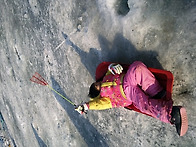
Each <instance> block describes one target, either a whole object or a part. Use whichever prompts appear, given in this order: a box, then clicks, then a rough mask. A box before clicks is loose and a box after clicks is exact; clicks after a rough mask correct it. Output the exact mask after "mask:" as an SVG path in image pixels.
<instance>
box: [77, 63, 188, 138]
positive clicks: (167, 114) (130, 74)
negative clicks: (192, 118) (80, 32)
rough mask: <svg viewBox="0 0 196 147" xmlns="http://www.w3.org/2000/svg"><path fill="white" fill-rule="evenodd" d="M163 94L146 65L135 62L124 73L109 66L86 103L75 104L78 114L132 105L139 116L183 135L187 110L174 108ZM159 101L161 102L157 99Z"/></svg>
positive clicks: (115, 67) (163, 91)
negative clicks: (167, 125)
mask: <svg viewBox="0 0 196 147" xmlns="http://www.w3.org/2000/svg"><path fill="white" fill-rule="evenodd" d="M165 95H166V91H165V90H164V89H163V88H162V87H161V86H160V85H159V82H158V81H157V80H156V79H155V77H154V75H153V74H152V73H151V72H150V71H149V70H148V68H147V67H146V65H144V64H143V63H142V62H140V61H135V62H134V63H133V64H131V65H130V66H129V69H128V70H127V73H124V71H123V68H122V66H121V65H120V64H115V63H112V64H110V65H109V66H108V71H107V73H106V75H105V76H104V77H103V80H102V81H99V82H95V83H93V84H92V85H91V86H90V89H89V97H91V98H92V100H90V101H89V102H86V103H83V104H80V105H77V106H76V107H75V110H76V111H78V112H79V113H80V114H82V113H86V112H87V111H88V110H104V109H109V108H114V107H126V106H129V105H131V104H133V105H134V106H135V107H136V108H137V109H139V110H140V111H141V112H142V113H144V114H147V115H150V116H152V117H154V118H157V119H159V120H160V121H162V122H165V123H170V124H174V125H175V126H176V129H177V133H178V134H179V135H180V136H183V135H184V134H185V133H186V131H187V129H188V121H187V115H186V110H185V108H183V107H178V106H173V101H172V99H169V100H167V99H166V98H165ZM160 99H161V100H160Z"/></svg>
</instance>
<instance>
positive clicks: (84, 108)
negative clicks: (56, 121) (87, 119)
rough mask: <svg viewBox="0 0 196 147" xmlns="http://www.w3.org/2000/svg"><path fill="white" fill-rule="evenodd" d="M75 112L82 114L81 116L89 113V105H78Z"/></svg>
mask: <svg viewBox="0 0 196 147" xmlns="http://www.w3.org/2000/svg"><path fill="white" fill-rule="evenodd" d="M75 110H76V111H77V112H78V113H80V114H83V113H87V111H88V105H87V104H86V103H84V104H80V105H77V106H75Z"/></svg>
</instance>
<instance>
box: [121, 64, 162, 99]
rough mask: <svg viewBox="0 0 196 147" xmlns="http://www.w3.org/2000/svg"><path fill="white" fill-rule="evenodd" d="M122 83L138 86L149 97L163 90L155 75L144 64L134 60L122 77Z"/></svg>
mask: <svg viewBox="0 0 196 147" xmlns="http://www.w3.org/2000/svg"><path fill="white" fill-rule="evenodd" d="M127 82H129V83H127ZM124 83H125V84H129V85H132V86H137V85H138V86H140V87H141V89H142V90H143V91H144V92H145V93H146V94H148V95H149V96H150V97H153V96H155V95H156V94H157V93H159V92H160V91H162V90H163V88H162V87H161V86H160V85H159V82H158V81H157V80H156V78H155V76H154V75H153V74H152V73H151V72H150V71H149V70H148V68H147V67H146V65H144V64H143V63H142V62H140V61H135V62H134V63H133V64H131V65H130V67H129V69H128V71H127V73H126V75H125V77H124Z"/></svg>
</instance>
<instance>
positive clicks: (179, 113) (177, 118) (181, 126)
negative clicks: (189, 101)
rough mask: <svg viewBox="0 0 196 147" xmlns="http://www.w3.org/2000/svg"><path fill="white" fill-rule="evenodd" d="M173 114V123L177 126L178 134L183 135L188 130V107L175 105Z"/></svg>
mask: <svg viewBox="0 0 196 147" xmlns="http://www.w3.org/2000/svg"><path fill="white" fill-rule="evenodd" d="M171 116H172V118H171V123H172V124H174V125H175V126H176V131H177V133H178V135H179V136H183V135H184V134H185V133H186V132H187V130H188V120H187V114H186V109H185V108H183V107H180V106H173V108H172V112H171Z"/></svg>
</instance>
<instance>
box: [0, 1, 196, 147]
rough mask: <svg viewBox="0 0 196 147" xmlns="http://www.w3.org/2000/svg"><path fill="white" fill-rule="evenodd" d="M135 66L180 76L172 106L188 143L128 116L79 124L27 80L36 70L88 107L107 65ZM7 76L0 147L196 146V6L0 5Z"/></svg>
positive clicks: (3, 77) (86, 118) (0, 73)
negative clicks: (99, 70) (181, 113)
mask: <svg viewBox="0 0 196 147" xmlns="http://www.w3.org/2000/svg"><path fill="white" fill-rule="evenodd" d="M135 60H140V61H143V62H144V63H145V64H146V65H147V66H148V67H154V68H160V69H165V70H168V71H171V72H172V73H173V75H174V86H173V100H174V105H182V106H184V107H185V108H186V109H187V113H188V120H189V129H188V132H187V134H186V135H185V136H183V137H179V136H178V134H177V133H176V130H175V127H174V126H172V125H170V124H166V123H162V122H160V121H159V120H156V119H154V118H151V117H148V116H145V115H143V114H140V113H137V112H134V111H129V110H127V109H124V108H115V109H109V110H103V111H89V112H88V114H85V115H82V116H81V115H79V113H77V112H76V111H75V110H74V107H73V105H72V104H70V103H69V102H67V101H66V100H64V99H63V98H62V97H60V96H59V95H58V94H56V93H54V92H52V91H51V90H50V89H49V88H48V87H47V86H42V85H38V84H36V83H32V82H31V81H30V80H29V79H30V78H31V76H32V75H33V74H34V72H38V73H40V75H41V76H42V77H43V78H44V79H45V80H46V81H47V82H48V84H49V85H50V86H51V87H52V88H54V89H55V90H57V91H58V92H59V93H61V94H62V95H63V96H64V97H66V98H68V99H69V100H71V101H72V102H74V103H75V104H80V103H82V102H85V101H88V100H89V98H88V97H87V94H88V89H89V86H90V84H91V83H92V82H94V80H95V78H94V77H95V70H96V67H97V65H98V64H99V63H101V62H103V61H111V62H120V63H127V64H131V63H132V62H133V61H135ZM0 69H1V70H0V87H1V88H0V113H1V116H2V117H1V130H0V136H1V138H0V139H1V140H0V141H1V146H3V145H5V144H3V141H9V142H10V145H11V146H17V147H46V146H47V147H68V146H70V147H76V146H77V147H86V146H89V147H94V146H96V147H118V146H120V147H194V146H196V133H195V132H196V113H195V112H196V107H195V106H196V100H195V98H196V1H195V0H95V1H93V0H1V1H0ZM3 126H5V127H3ZM5 138H7V139H5Z"/></svg>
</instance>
